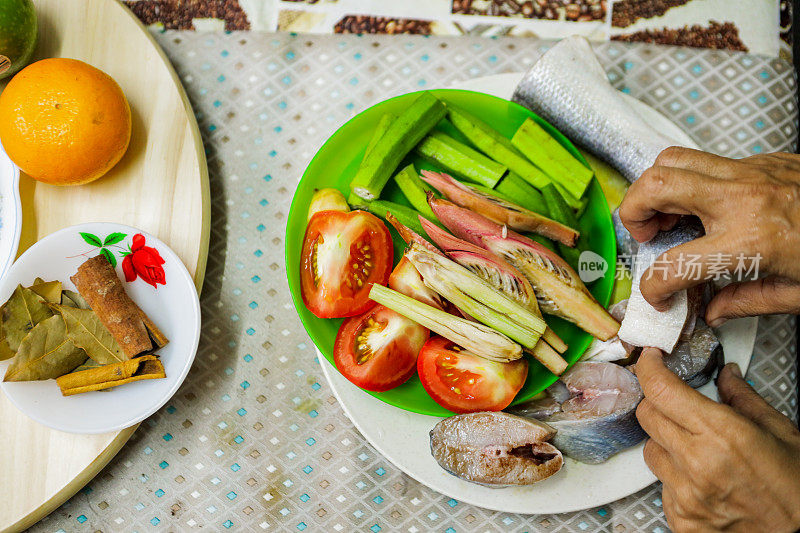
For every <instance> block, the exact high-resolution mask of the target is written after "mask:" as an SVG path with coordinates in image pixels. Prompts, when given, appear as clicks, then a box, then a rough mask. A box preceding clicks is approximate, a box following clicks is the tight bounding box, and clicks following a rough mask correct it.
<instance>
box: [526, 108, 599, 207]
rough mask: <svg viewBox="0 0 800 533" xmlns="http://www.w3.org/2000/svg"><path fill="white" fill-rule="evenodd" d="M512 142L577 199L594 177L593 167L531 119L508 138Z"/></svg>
mask: <svg viewBox="0 0 800 533" xmlns="http://www.w3.org/2000/svg"><path fill="white" fill-rule="evenodd" d="M511 143H512V144H513V145H514V146H515V147H516V148H517V149H518V150H519V151H520V152H522V153H523V154H524V155H525V157H527V158H528V159H530V160H531V162H532V163H533V164H534V165H536V166H537V167H539V168H540V169H542V170H543V171H544V172H545V173H546V174H547V175H548V176H550V179H551V180H553V181H554V182H557V183H560V184H561V185H563V186H564V188H565V189H566V190H567V191H568V192H569V193H570V194H571V195H572V196H574V197H575V198H580V197H581V196H583V193H584V192H586V187H588V186H589V183H590V182H591V181H592V177H593V176H594V172H592V169H591V168H587V167H586V166H584V165H583V164H582V163H581V162H580V161H578V160H577V159H575V157H574V156H573V155H572V154H570V153H569V151H568V150H567V149H566V148H564V147H563V146H562V145H561V143H559V142H558V141H557V140H556V139H554V138H553V137H552V136H550V134H549V133H547V132H546V131H545V130H544V128H542V127H541V126H540V125H539V124H537V123H536V122H535V121H534V120H533V119H530V118H529V119H527V120H526V121H525V122H523V123H522V125H521V126H520V127H519V129H518V130H517V132H516V133H515V134H514V136H513V137H512V138H511Z"/></svg>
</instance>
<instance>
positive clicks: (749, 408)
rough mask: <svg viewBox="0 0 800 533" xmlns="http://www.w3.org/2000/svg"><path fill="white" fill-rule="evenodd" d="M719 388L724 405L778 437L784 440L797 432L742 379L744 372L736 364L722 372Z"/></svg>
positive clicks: (784, 417) (729, 365) (787, 420)
mask: <svg viewBox="0 0 800 533" xmlns="http://www.w3.org/2000/svg"><path fill="white" fill-rule="evenodd" d="M717 387H718V389H719V397H720V400H722V402H723V403H726V404H728V405H730V406H731V407H733V409H734V410H735V411H736V412H738V413H739V414H740V415H742V416H744V417H745V418H749V419H750V420H752V421H753V422H755V423H756V424H758V425H759V426H761V427H762V428H763V429H765V430H767V431H769V432H770V433H772V434H773V435H775V436H776V437H778V438H780V439H784V438H786V437H788V436H790V435H792V434H793V433H796V432H797V429H796V428H795V426H794V424H793V423H792V421H791V420H789V419H788V418H787V417H786V416H784V415H782V414H781V413H780V412H779V411H777V410H776V409H774V408H773V407H772V406H771V405H769V404H768V403H767V402H766V401H765V400H764V398H762V397H761V396H760V395H759V394H758V393H757V392H756V391H755V389H753V387H751V386H750V385H749V384H748V383H747V382H746V381H745V380H744V379H743V378H742V372H741V370H740V369H739V365H737V364H736V363H728V364H727V365H725V367H724V368H723V369H722V370H721V371H720V373H719V378H718V380H717Z"/></svg>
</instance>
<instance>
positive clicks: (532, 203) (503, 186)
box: [494, 171, 550, 218]
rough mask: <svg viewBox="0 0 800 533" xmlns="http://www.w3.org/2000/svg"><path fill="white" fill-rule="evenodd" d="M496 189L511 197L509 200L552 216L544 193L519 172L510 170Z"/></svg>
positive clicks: (535, 211)
mask: <svg viewBox="0 0 800 533" xmlns="http://www.w3.org/2000/svg"><path fill="white" fill-rule="evenodd" d="M494 190H495V191H496V192H498V193H500V194H502V195H503V196H504V197H506V198H507V199H509V201H512V202H515V203H516V204H518V205H521V206H522V207H524V208H525V209H530V210H531V211H533V212H534V213H539V214H540V215H544V216H546V217H548V218H550V211H549V210H548V209H547V203H546V202H545V201H544V197H543V196H542V193H540V192H539V191H537V190H536V189H535V188H533V187H532V186H531V185H530V184H529V183H528V182H527V181H525V180H524V179H522V178H520V177H519V176H518V175H517V174H514V173H513V172H510V171H509V173H508V174H507V175H506V177H505V178H503V179H502V180H500V183H498V184H497V186H496V187H495V188H494ZM512 198H513V200H511V199H512Z"/></svg>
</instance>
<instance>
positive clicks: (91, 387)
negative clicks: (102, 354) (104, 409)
mask: <svg viewBox="0 0 800 533" xmlns="http://www.w3.org/2000/svg"><path fill="white" fill-rule="evenodd" d="M164 377H166V374H165V373H164V365H163V364H162V363H161V361H160V360H159V359H158V357H156V356H155V355H144V356H142V357H137V358H135V359H128V360H126V361H122V362H121V363H114V364H111V365H104V366H101V367H98V368H92V369H89V370H84V371H81V372H72V373H70V374H66V375H64V376H61V377H60V378H58V379H56V383H58V386H59V387H60V388H61V394H63V395H64V396H71V395H73V394H80V393H83V392H90V391H97V390H103V389H109V388H111V387H118V386H119V385H124V384H125V383H130V382H132V381H140V380H143V379H159V378H164Z"/></svg>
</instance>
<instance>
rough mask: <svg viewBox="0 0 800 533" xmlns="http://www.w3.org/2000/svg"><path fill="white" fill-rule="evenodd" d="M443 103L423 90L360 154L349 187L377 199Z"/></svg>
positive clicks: (441, 114)
mask: <svg viewBox="0 0 800 533" xmlns="http://www.w3.org/2000/svg"><path fill="white" fill-rule="evenodd" d="M444 115H445V107H444V104H443V103H442V102H441V101H440V100H439V99H438V98H436V97H435V96H434V95H433V94H431V93H429V92H424V93H422V94H420V95H419V97H417V99H416V100H414V102H413V103H412V104H411V105H410V106H409V107H408V108H407V109H406V110H405V111H404V112H403V113H402V114H400V115H399V116H398V117H397V118H396V119H395V120H393V121H392V122H391V124H389V127H388V129H387V130H386V132H385V133H384V134H383V135H381V137H380V139H378V140H377V141H376V142H375V145H374V147H373V148H372V150H370V151H369V153H366V154H364V159H363V160H362V161H361V166H359V167H358V171H357V172H356V175H355V177H354V178H353V181H352V182H351V183H350V190H351V191H352V192H354V193H355V194H357V195H358V196H360V197H361V198H364V199H365V200H375V199H377V198H378V197H379V196H380V194H381V191H382V190H383V187H384V186H385V185H386V182H388V181H389V178H391V177H392V173H393V172H394V170H395V169H396V168H397V166H398V165H399V164H400V161H402V160H403V158H404V157H405V156H406V154H408V152H410V151H411V150H412V149H413V148H414V146H416V145H417V143H419V142H420V141H421V140H422V138H423V137H425V135H426V134H427V133H428V132H429V131H430V130H431V129H432V128H433V127H434V126H436V124H437V123H438V122H439V121H440V120H442V118H444Z"/></svg>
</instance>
